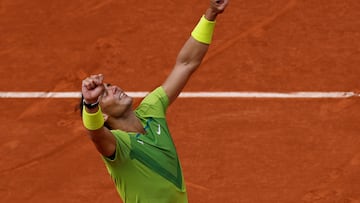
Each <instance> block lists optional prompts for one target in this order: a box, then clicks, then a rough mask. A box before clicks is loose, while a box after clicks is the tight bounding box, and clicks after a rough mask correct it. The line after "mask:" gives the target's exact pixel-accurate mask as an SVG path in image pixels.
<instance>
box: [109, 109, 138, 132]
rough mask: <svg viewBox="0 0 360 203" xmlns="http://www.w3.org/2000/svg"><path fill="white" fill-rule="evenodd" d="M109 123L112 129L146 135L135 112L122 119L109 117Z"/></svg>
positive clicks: (130, 112)
mask: <svg viewBox="0 0 360 203" xmlns="http://www.w3.org/2000/svg"><path fill="white" fill-rule="evenodd" d="M107 122H108V123H109V125H110V126H111V128H112V129H119V130H123V131H125V132H136V133H145V130H144V127H143V126H142V124H141V121H140V120H139V119H138V118H137V117H136V115H135V113H134V112H133V111H129V112H128V113H127V114H125V115H123V116H122V117H118V118H114V117H109V118H108V120H107Z"/></svg>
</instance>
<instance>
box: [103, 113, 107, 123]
mask: <svg viewBox="0 0 360 203" xmlns="http://www.w3.org/2000/svg"><path fill="white" fill-rule="evenodd" d="M102 115H103V117H104V122H106V121H107V120H108V118H109V116H108V115H107V114H106V113H103V114H102Z"/></svg>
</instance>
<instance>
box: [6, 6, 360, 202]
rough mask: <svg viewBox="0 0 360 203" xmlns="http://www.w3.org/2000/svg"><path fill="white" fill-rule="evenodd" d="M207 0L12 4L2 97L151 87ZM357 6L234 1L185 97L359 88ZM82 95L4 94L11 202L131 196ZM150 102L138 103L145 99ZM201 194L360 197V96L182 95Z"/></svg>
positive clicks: (179, 137) (248, 198)
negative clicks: (95, 138)
mask: <svg viewBox="0 0 360 203" xmlns="http://www.w3.org/2000/svg"><path fill="white" fill-rule="evenodd" d="M207 5H208V1H199V0H193V1H180V0H173V1H160V2H159V1H146V0H145V1H120V0H116V1H115V0H73V1H48V0H33V1H26V0H1V1H0V75H1V80H0V92H2V93H6V92H38V91H40V92H80V88H81V80H82V79H83V78H84V77H86V76H87V75H89V74H95V73H103V74H104V75H105V79H106V81H107V82H110V83H114V84H118V85H119V86H120V87H122V88H123V89H124V90H126V91H135V92H136V91H150V90H152V89H153V88H155V87H156V86H157V85H160V84H161V83H162V82H163V80H164V79H165V78H166V76H167V74H168V73H169V71H170V70H171V69H172V67H173V64H174V62H175V58H176V55H177V53H178V51H179V49H180V48H181V46H182V45H183V43H184V42H185V40H186V39H187V38H188V37H189V35H190V32H191V30H192V29H193V27H194V26H195V24H196V23H197V21H198V20H199V18H200V17H201V14H202V13H203V11H204V10H205V9H206V6H207ZM359 10H360V1H358V0H346V1H344V0H317V1H307V0H241V1H240V0H231V2H230V4H229V6H228V8H227V10H226V11H225V13H224V14H223V15H221V16H219V18H218V19H217V20H218V23H217V26H216V30H215V35H214V41H213V43H212V45H211V47H210V50H209V52H208V54H207V56H206V58H205V60H204V62H203V64H202V65H201V67H200V69H199V70H198V72H196V73H195V75H194V76H193V77H192V79H191V81H190V82H189V83H188V85H187V86H186V88H185V90H184V91H185V92H198V91H200V92H202V91H206V92H229V91H234V92H269V93H271V92H282V93H289V92H357V91H358V90H357V89H358V88H359V83H360V80H359V76H360V68H359V65H360V20H359V19H360V12H359ZM78 101H79V99H78V98H8V97H2V98H0V102H1V105H0V112H1V117H0V122H1V125H0V130H1V135H0V154H1V158H0V202H4V203H5V202H6V203H7V202H9V203H20V202H34V203H38V202H51V203H63V202H71V203H76V202H79V203H83V202H91V203H103V202H121V200H120V197H119V196H118V194H117V193H116V190H115V187H114V185H113V183H112V181H111V178H110V176H109V175H108V174H107V171H106V168H105V166H104V164H103V162H102V160H101V158H100V156H99V154H98V153H97V151H96V149H95V147H94V146H93V144H92V143H91V141H90V140H89V139H88V138H87V136H86V132H85V130H84V129H83V126H82V122H81V119H80V116H79V111H78V110H76V105H77V103H78ZM139 101H140V98H136V99H135V103H136V104H137V103H138V102H139ZM168 122H169V126H170V130H171V132H172V135H173V138H174V141H175V144H176V147H177V150H178V152H179V156H180V159H181V161H182V167H183V170H184V176H185V180H186V185H187V190H188V195H189V202H191V203H202V202H203V203H222V202H224V203H225V202H226V203H237V202H240V203H298V202H305V203H308V202H315V203H340V202H341V203H345V202H346V203H359V202H360V136H359V132H360V102H359V97H358V96H353V97H349V98H228V97H225V98H212V97H208V98H197V97H194V98H179V99H178V100H177V101H176V102H175V103H174V104H173V105H172V106H171V107H170V109H169V111H168Z"/></svg>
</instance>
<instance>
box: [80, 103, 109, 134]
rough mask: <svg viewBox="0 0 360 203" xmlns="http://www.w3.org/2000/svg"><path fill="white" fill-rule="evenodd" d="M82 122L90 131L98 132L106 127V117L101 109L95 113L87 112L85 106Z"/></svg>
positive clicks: (98, 108)
mask: <svg viewBox="0 0 360 203" xmlns="http://www.w3.org/2000/svg"><path fill="white" fill-rule="evenodd" d="M82 120H83V124H84V127H85V128H86V129H88V130H98V129H100V128H102V127H103V126H104V117H103V115H102V112H101V108H100V107H97V108H96V111H95V112H87V111H86V110H85V106H84V107H83V111H82Z"/></svg>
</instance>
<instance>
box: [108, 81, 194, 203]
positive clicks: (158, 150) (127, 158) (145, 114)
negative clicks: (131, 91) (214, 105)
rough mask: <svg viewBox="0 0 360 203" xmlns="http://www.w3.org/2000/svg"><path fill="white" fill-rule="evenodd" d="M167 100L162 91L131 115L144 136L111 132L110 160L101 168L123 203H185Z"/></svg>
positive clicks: (151, 96) (144, 100)
mask: <svg viewBox="0 0 360 203" xmlns="http://www.w3.org/2000/svg"><path fill="white" fill-rule="evenodd" d="M168 105H169V101H168V97H167V95H166V93H165V91H164V89H163V88H162V87H158V88H157V89H155V90H154V91H153V92H151V93H150V94H149V95H147V96H146V97H145V98H144V99H143V101H142V102H141V104H140V105H139V107H138V108H137V109H136V110H135V114H136V115H137V117H138V118H139V119H140V120H141V122H142V124H143V126H144V129H145V131H146V133H145V134H136V133H131V132H130V133H129V132H124V131H121V130H112V133H113V134H114V136H115V138H116V140H117V146H116V153H115V158H114V159H113V160H111V159H109V158H107V157H103V160H104V162H105V165H106V167H107V169H108V172H109V174H110V176H111V177H112V179H113V180H114V183H115V186H116V189H117V191H118V193H119V194H120V196H121V198H122V200H123V202H124V203H187V202H188V200H187V193H186V188H185V183H184V178H183V174H182V170H181V165H180V161H179V158H178V155H177V152H176V148H175V145H174V143H173V140H172V138H171V135H170V132H169V129H168V126H167V123H166V119H165V114H166V109H167V107H168Z"/></svg>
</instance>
